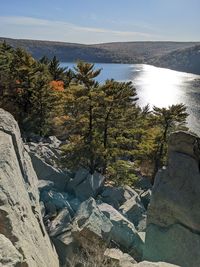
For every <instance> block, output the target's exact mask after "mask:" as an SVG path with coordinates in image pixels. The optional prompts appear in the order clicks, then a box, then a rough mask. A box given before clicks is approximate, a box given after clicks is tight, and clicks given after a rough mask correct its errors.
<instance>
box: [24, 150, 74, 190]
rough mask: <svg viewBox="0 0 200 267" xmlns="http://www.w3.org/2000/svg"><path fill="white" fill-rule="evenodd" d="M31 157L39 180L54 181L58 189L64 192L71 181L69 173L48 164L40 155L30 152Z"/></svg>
mask: <svg viewBox="0 0 200 267" xmlns="http://www.w3.org/2000/svg"><path fill="white" fill-rule="evenodd" d="M29 155H30V156H31V160H32V164H33V167H34V170H35V172H36V174H37V176H38V179H40V180H48V181H52V182H53V183H54V187H55V188H56V189H58V190H60V191H64V189H65V187H66V185H67V182H68V179H69V177H68V175H67V173H66V172H65V171H63V170H61V169H59V168H57V167H54V166H52V165H50V164H48V163H47V162H46V161H44V160H43V159H42V158H41V157H40V156H39V155H37V154H35V153H33V152H30V151H29Z"/></svg>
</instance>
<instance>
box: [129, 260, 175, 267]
mask: <svg viewBox="0 0 200 267" xmlns="http://www.w3.org/2000/svg"><path fill="white" fill-rule="evenodd" d="M124 267H125V266H124ZM127 267H179V266H178V265H174V264H170V263H167V262H148V261H143V262H139V263H136V264H133V265H131V266H127Z"/></svg>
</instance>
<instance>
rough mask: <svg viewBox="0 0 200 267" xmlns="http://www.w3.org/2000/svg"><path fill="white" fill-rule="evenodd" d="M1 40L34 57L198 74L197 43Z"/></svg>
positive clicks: (198, 44)
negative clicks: (139, 66) (131, 65)
mask: <svg viewBox="0 0 200 267" xmlns="http://www.w3.org/2000/svg"><path fill="white" fill-rule="evenodd" d="M3 40H6V42H7V43H9V44H10V45H11V46H13V47H15V48H17V47H21V48H24V49H26V50H27V51H28V52H29V53H31V55H32V56H33V57H34V58H36V59H39V58H41V57H43V56H47V57H48V58H53V57H54V56H56V57H57V58H58V59H59V60H60V61H62V62H74V61H78V60H84V61H88V62H94V63H98V62H102V63H136V64H137V63H146V64H152V65H156V66H161V67H167V68H171V69H175V70H180V71H186V72H192V73H198V74H199V73H200V67H199V57H198V51H199V46H200V43H195V42H118V43H105V44H94V45H83V44H74V43H64V42H51V41H37V40H17V39H10V38H3V37H1V38H0V42H1V41H3ZM182 53H183V54H182Z"/></svg>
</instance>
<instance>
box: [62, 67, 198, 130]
mask: <svg viewBox="0 0 200 267" xmlns="http://www.w3.org/2000/svg"><path fill="white" fill-rule="evenodd" d="M61 65H62V66H68V67H69V68H73V66H74V63H62V64H61ZM95 66H96V68H101V69H102V72H101V74H100V75H99V77H98V79H97V80H98V81H99V82H100V83H102V82H104V81H105V80H106V79H111V78H113V79H115V80H118V81H132V82H133V84H134V86H135V88H136V89H137V94H138V97H139V104H140V106H144V105H146V104H149V105H150V107H153V106H154V105H155V106H158V107H168V106H169V105H172V104H178V103H184V104H185V105H186V106H187V111H188V113H189V118H188V126H189V128H190V130H192V131H193V132H195V133H197V134H199V135H200V123H199V122H200V82H197V80H200V76H199V75H194V74H190V73H184V72H178V71H173V70H169V69H164V68H157V67H154V66H150V65H145V64H103V63H97V64H95Z"/></svg>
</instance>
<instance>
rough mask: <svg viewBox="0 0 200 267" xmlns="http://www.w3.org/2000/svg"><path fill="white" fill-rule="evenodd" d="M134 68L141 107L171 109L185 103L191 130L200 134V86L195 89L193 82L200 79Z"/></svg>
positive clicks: (183, 74) (169, 72)
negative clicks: (175, 105)
mask: <svg viewBox="0 0 200 267" xmlns="http://www.w3.org/2000/svg"><path fill="white" fill-rule="evenodd" d="M131 68H132V81H133V83H134V85H135V87H136V89H137V92H138V96H139V104H140V105H141V106H144V105H147V104H149V105H150V107H151V108H152V107H153V106H154V105H155V106H158V107H168V106H170V105H173V104H178V103H184V104H185V105H186V106H187V112H188V113H189V114H190V115H189V118H188V126H189V128H190V129H191V130H192V131H194V132H196V133H197V134H200V123H199V122H200V85H199V86H197V87H195V86H194V80H196V79H200V76H199V75H194V74H190V73H184V72H178V71H173V70H169V69H164V68H157V67H154V66H150V65H132V67H131Z"/></svg>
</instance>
